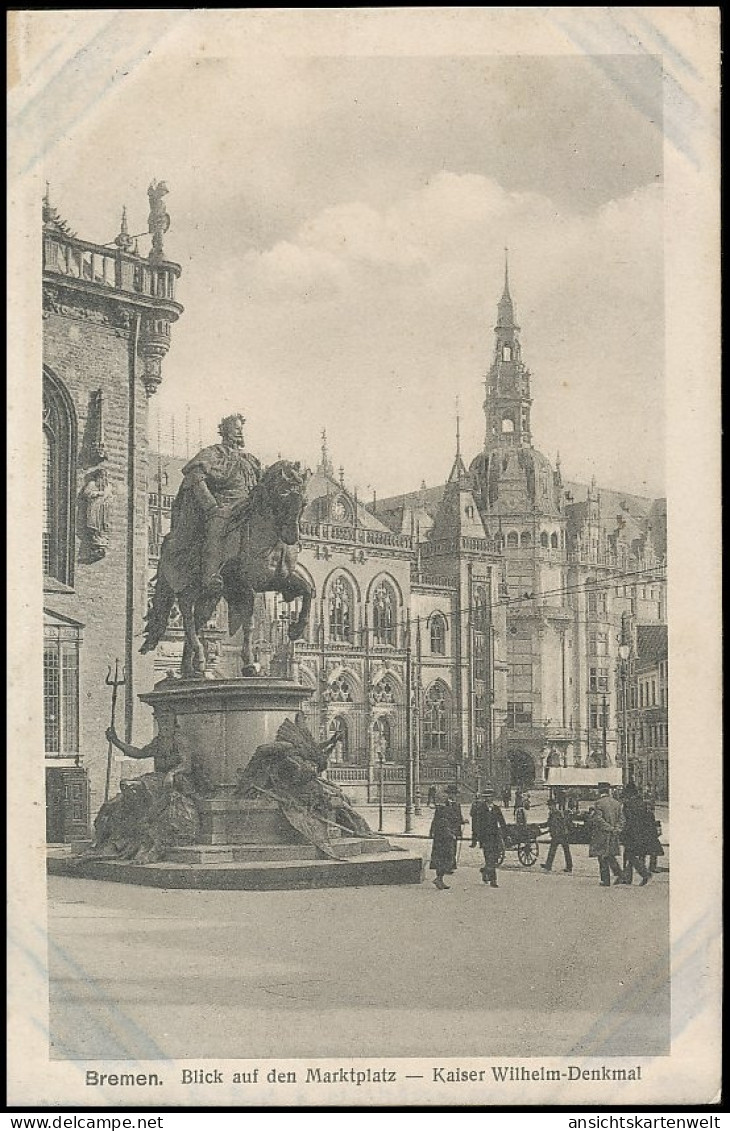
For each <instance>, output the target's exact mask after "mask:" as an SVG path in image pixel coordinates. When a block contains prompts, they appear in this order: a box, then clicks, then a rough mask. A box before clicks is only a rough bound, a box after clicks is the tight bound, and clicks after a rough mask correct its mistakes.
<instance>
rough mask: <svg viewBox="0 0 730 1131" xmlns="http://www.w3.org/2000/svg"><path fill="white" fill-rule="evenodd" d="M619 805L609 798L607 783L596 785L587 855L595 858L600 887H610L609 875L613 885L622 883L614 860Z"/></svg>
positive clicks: (609, 791)
mask: <svg viewBox="0 0 730 1131" xmlns="http://www.w3.org/2000/svg"><path fill="white" fill-rule="evenodd" d="M622 818H623V814H622V808H621V803H620V802H619V801H617V800H616V799H615V797H612V796H611V786H610V785H609V783H608V782H599V783H598V800H597V801H596V803H595V805H594V807H593V815H592V818H591V843H590V848H589V850H588V855H589V856H593V857H597V859H598V868H599V872H600V875H601V887H604V888H607V887H610V886H611V873H613V875H614V876H615V880H614V883H616V884H622V883H623V882H624V878H623V873H622V871H621V868H620V867H619V863H618V860H617V859H616V857H617V855H618V851H619V834H620V832H621V824H622Z"/></svg>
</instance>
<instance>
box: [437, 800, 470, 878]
mask: <svg viewBox="0 0 730 1131" xmlns="http://www.w3.org/2000/svg"><path fill="white" fill-rule="evenodd" d="M463 824H464V818H463V816H462V813H461V806H460V805H459V802H458V801H457V799H456V786H453V785H450V786H449V788H448V789H447V791H446V798H445V799H444V800H443V801H442V802H441V804H437V805H436V809H435V812H434V815H433V820H432V822H431V829H430V832H429V836H430V837H431V838H432V840H433V845H432V847H431V870H432V871H434V872H435V873H436V879H435V880H434V881H433V882H434V884H435V885H436V887H437V888H439V890H440V891H447V890H448V886H449V885H448V884H445V883H444V876H449V875H452V874H453V873H454V872H455V871H456V849H457V846H458V843H459V839H460V837H461V827H462V825H463Z"/></svg>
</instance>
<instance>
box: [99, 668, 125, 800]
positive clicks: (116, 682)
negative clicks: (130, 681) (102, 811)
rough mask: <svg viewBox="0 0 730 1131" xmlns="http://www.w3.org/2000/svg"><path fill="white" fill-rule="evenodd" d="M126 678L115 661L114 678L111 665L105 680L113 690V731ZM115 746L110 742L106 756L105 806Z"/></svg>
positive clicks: (107, 798)
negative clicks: (119, 696) (118, 700)
mask: <svg viewBox="0 0 730 1131" xmlns="http://www.w3.org/2000/svg"><path fill="white" fill-rule="evenodd" d="M124 677H125V671H124V668H122V678H121V679H120V678H119V660H115V661H114V676H113V677H112V669H111V665H109V670H108V671H107V673H106V679H105V680H104V682H105V683H106V684H107V686H108V687H111V689H112V721H111V729H112V730H113V729H114V716H115V714H116V710H117V688H119V687H123V686H124V684H125V682H126V681H125V678H124ZM113 745H114V744H113V743H112V742H111V740H110V742H109V750H108V751H107V756H106V785H105V786H104V803H105V804H106V802H107V801H108V800H109V782H110V780H111V776H112V748H113Z"/></svg>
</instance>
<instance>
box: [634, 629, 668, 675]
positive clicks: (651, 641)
mask: <svg viewBox="0 0 730 1131" xmlns="http://www.w3.org/2000/svg"><path fill="white" fill-rule="evenodd" d="M668 654H669V644H668V634H667V626H666V624H639V625H637V626H636V661H637V664H639V665H642V666H643V665H649V664H658V663H659V662H660V661H661V660H666V659H667V656H668Z"/></svg>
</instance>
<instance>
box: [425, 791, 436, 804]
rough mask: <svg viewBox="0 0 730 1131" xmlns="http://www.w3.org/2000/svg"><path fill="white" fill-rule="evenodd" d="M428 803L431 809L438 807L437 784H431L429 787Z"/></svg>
mask: <svg viewBox="0 0 730 1131" xmlns="http://www.w3.org/2000/svg"><path fill="white" fill-rule="evenodd" d="M426 804H427V805H428V807H429V809H435V808H436V786H435V785H430V786H429V787H428V797H427V798H426Z"/></svg>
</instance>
